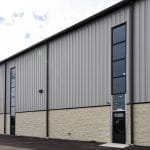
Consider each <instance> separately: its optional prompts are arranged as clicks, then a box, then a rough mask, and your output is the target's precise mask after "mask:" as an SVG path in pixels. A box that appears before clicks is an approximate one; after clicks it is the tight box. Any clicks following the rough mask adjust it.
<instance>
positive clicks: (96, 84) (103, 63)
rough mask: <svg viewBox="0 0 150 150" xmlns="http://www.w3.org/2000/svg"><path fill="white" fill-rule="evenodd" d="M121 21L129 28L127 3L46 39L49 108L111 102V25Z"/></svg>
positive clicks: (96, 104)
mask: <svg viewBox="0 0 150 150" xmlns="http://www.w3.org/2000/svg"><path fill="white" fill-rule="evenodd" d="M124 22H127V28H128V23H129V8H128V7H126V8H123V9H120V10H118V11H116V12H114V13H112V14H110V15H107V16H105V17H103V18H100V19H97V20H95V21H93V22H91V23H88V24H87V25H84V26H82V27H80V28H79V29H77V30H74V31H72V32H69V33H68V34H66V35H63V36H60V37H58V38H57V39H55V40H53V41H50V42H49V48H50V49H49V64H50V65H49V75H50V77H49V107H50V108H51V109H59V108H73V107H87V106H98V105H106V104H107V102H111V27H113V26H115V25H118V24H121V23H124ZM127 38H129V37H128V36H127ZM128 44H129V39H127V45H128ZM127 48H129V46H127ZM127 51H128V50H127ZM127 59H128V58H127ZM128 65H129V64H128ZM127 70H129V66H127ZM127 73H129V71H127ZM127 80H129V78H127ZM127 83H129V81H128V82H127ZM127 86H129V85H128V84H127ZM127 88H128V87H127ZM128 92H129V91H127V95H128ZM127 98H129V96H127Z"/></svg>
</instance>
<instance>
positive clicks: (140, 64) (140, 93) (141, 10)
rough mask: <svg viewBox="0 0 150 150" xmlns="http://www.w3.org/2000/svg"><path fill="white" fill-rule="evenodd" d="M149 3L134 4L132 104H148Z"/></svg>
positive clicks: (149, 96) (149, 75)
mask: <svg viewBox="0 0 150 150" xmlns="http://www.w3.org/2000/svg"><path fill="white" fill-rule="evenodd" d="M149 16H150V1H149V0H139V1H137V2H134V29H133V30H134V35H133V36H134V40H133V43H134V51H135V52H134V68H133V69H134V79H133V80H134V102H135V103H139V102H150V92H149V90H150V78H149V77H150V67H149V66H150V59H149V58H150V51H149V47H150V42H149V39H150V34H149V33H150V28H149V26H150V17H149Z"/></svg>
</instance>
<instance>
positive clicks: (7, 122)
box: [6, 114, 10, 134]
mask: <svg viewBox="0 0 150 150" xmlns="http://www.w3.org/2000/svg"><path fill="white" fill-rule="evenodd" d="M6 134H10V114H7V115H6Z"/></svg>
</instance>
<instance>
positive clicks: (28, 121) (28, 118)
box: [16, 111, 46, 137]
mask: <svg viewBox="0 0 150 150" xmlns="http://www.w3.org/2000/svg"><path fill="white" fill-rule="evenodd" d="M16 135H23V136H34V137H46V112H45V111H39V112H25V113H16Z"/></svg>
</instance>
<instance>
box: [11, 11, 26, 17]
mask: <svg viewBox="0 0 150 150" xmlns="http://www.w3.org/2000/svg"><path fill="white" fill-rule="evenodd" d="M12 16H13V17H14V18H22V17H23V16H24V12H19V13H17V12H14V13H13V14H12Z"/></svg>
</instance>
